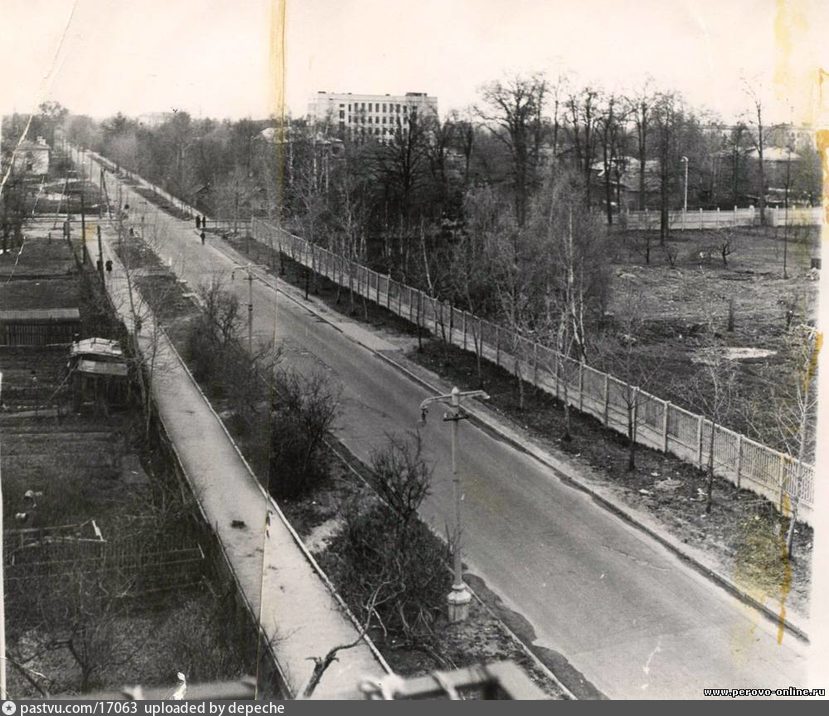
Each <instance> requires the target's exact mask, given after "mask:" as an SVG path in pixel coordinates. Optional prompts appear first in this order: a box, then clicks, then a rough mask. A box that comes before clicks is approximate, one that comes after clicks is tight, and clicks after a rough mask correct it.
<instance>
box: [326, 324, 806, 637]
mask: <svg viewBox="0 0 829 716" xmlns="http://www.w3.org/2000/svg"><path fill="white" fill-rule="evenodd" d="M321 318H322V317H321ZM364 347H365V346H364ZM367 350H371V349H370V348H369V349H367ZM372 353H374V354H375V355H377V356H378V357H379V358H380V359H381V360H384V361H385V362H386V363H388V364H389V365H391V366H394V367H395V368H397V369H398V370H400V371H401V372H403V373H404V374H406V376H407V377H408V378H409V379H410V380H413V381H414V382H416V383H418V384H419V385H421V386H422V387H424V388H426V389H428V390H431V391H432V392H434V393H435V394H439V393H440V390H438V389H437V388H435V387H434V386H433V385H431V384H430V383H429V382H427V381H426V380H425V379H423V378H421V377H420V376H418V375H417V374H415V373H414V372H412V371H411V370H409V369H408V368H406V366H404V365H401V364H400V363H398V362H397V361H395V360H393V359H392V358H390V357H389V356H386V355H383V354H380V353H377V352H376V351H372ZM468 412H469V416H470V419H471V421H472V422H473V423H475V424H476V425H477V426H478V427H481V428H484V429H486V430H490V431H492V432H494V433H496V434H497V435H498V436H499V437H500V438H501V439H503V440H504V441H505V442H507V443H508V444H510V445H511V446H512V447H514V448H516V449H517V450H520V451H521V452H523V453H525V454H526V455H529V456H530V457H532V458H534V459H536V460H538V461H539V462H540V463H542V464H543V465H544V466H545V467H547V468H549V469H551V470H552V471H553V472H554V473H555V474H556V476H557V477H559V479H561V480H563V481H564V482H566V483H567V484H568V485H571V486H572V487H575V488H577V489H579V490H581V491H582V492H585V493H586V494H588V495H590V497H591V498H592V499H593V500H594V501H595V502H597V503H598V504H599V505H601V506H602V507H603V508H605V509H606V510H608V511H609V512H611V513H613V514H614V515H616V516H617V517H621V518H622V519H623V520H624V521H625V522H627V523H628V524H630V525H632V526H633V527H636V528H637V529H639V530H641V531H642V532H644V533H645V534H647V535H648V536H649V537H652V538H653V539H655V540H656V541H657V542H659V544H661V545H662V546H663V547H665V548H666V549H668V550H669V551H670V552H672V553H673V554H675V555H676V556H677V557H679V558H680V559H681V560H682V561H683V562H685V563H686V564H688V565H690V566H691V567H693V569H694V570H695V571H696V572H698V573H699V574H701V575H702V576H704V577H706V578H708V579H709V580H711V581H712V582H714V583H715V584H716V585H717V586H719V587H721V588H722V589H724V590H725V591H726V592H728V593H729V594H731V595H732V596H733V597H736V598H737V599H739V600H740V601H741V602H743V603H744V604H746V605H747V606H750V607H753V608H754V609H756V610H757V611H759V612H760V613H761V614H762V615H763V616H764V617H766V619H768V620H769V621H771V622H773V623H774V624H777V625H778V626H780V625H781V624H782V626H783V627H784V628H785V629H787V630H788V631H789V632H791V633H792V634H793V635H794V636H796V637H797V638H799V639H801V640H802V641H804V642H806V643H807V644H808V643H810V642H809V636H808V634H807V632H806V631H805V630H804V629H803V628H801V627H800V626H799V625H798V624H796V623H794V622H792V621H791V619H787V618H785V617H783V618H782V619H781V617H780V615H779V614H777V613H776V612H774V611H773V610H772V609H770V608H769V607H767V606H766V605H765V604H763V603H761V602H759V601H757V600H756V599H755V598H754V597H752V596H751V595H750V594H748V592H746V591H745V590H743V589H741V588H740V587H738V586H737V585H736V584H734V582H732V581H731V580H730V579H728V578H727V577H724V576H723V575H721V574H720V573H719V572H717V571H715V570H714V569H713V568H711V567H708V566H707V565H705V564H703V563H702V562H700V561H699V560H698V559H696V558H695V557H694V556H692V555H691V554H689V553H688V552H686V551H685V550H683V549H681V548H680V547H679V546H678V545H677V544H676V543H675V542H674V541H673V540H672V539H670V538H669V537H666V536H665V535H663V534H660V533H659V532H657V531H656V530H654V529H653V528H651V527H648V526H647V525H646V524H644V523H643V522H641V521H639V519H638V518H637V516H636V515H635V514H634V513H632V512H630V511H629V510H627V509H625V508H624V507H622V506H620V505H618V504H616V503H614V502H612V501H610V500H609V499H607V498H606V497H604V496H603V495H600V494H599V493H598V492H596V491H595V490H594V489H593V488H591V487H590V486H589V485H586V484H585V483H583V482H581V481H580V480H578V479H576V478H574V477H573V476H572V475H568V474H567V473H565V472H562V471H561V470H560V469H559V468H557V467H555V466H554V465H551V464H550V463H549V462H547V461H546V460H545V459H544V458H543V457H542V456H541V455H539V454H537V452H536V451H535V450H533V449H531V448H529V447H527V446H526V445H524V444H523V443H521V442H519V441H518V440H516V439H515V438H514V437H512V436H511V435H509V434H507V433H506V432H505V431H503V430H502V429H501V428H500V426H498V425H495V424H493V423H491V422H490V421H489V420H488V419H487V418H484V417H481V416H480V415H477V414H476V413H475V412H472V411H471V410H470V411H468Z"/></svg>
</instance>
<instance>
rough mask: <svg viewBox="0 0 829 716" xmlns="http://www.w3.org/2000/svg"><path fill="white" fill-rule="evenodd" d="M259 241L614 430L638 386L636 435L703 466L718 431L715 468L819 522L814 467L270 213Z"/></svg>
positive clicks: (258, 230) (621, 428) (624, 425)
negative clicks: (402, 279)
mask: <svg viewBox="0 0 829 716" xmlns="http://www.w3.org/2000/svg"><path fill="white" fill-rule="evenodd" d="M251 230H252V236H253V238H254V240H256V241H257V242H258V243H260V244H262V245H263V246H265V247H267V248H269V249H271V250H274V251H282V252H283V253H284V254H285V255H287V256H290V257H291V259H293V260H294V261H296V262H297V263H300V264H302V265H303V266H306V267H308V268H310V269H311V270H313V271H316V272H317V273H319V274H320V275H322V276H325V277H327V278H329V279H330V280H331V281H333V282H335V283H337V284H339V285H340V286H343V287H345V288H349V287H350V288H351V289H352V290H353V291H354V292H355V293H356V294H357V295H360V296H363V297H365V298H366V299H369V300H371V301H373V302H375V303H377V304H378V305H380V306H383V307H385V308H387V309H388V310H389V311H391V312H392V313H395V314H396V315H398V316H401V317H402V318H405V319H406V320H408V321H411V322H412V323H415V324H416V325H417V326H419V327H420V328H423V329H425V330H429V331H430V332H432V333H433V334H434V335H435V336H436V337H437V338H440V339H441V340H444V341H445V342H447V343H450V344H451V345H455V346H457V347H459V348H462V349H463V350H473V351H478V352H479V353H480V354H481V357H482V358H485V359H487V360H489V361H490V362H492V363H495V364H496V365H498V366H500V367H502V368H504V369H506V370H509V371H510V372H511V373H513V374H514V375H516V376H521V377H522V378H523V379H524V380H526V381H528V382H530V383H533V384H534V385H535V386H536V387H539V388H541V389H542V390H544V391H546V392H547V393H549V394H551V395H555V396H556V398H559V399H566V400H567V402H568V403H569V404H570V405H572V406H573V407H575V408H577V409H578V410H580V411H582V412H584V413H588V414H590V415H592V416H594V417H596V418H598V419H599V420H601V422H602V423H603V424H604V425H605V426H607V427H609V428H612V429H613V430H616V431H617V432H620V433H622V434H624V435H627V432H628V418H627V414H628V413H627V411H628V404H629V402H630V400H631V397H632V396H633V395H634V392H635V404H636V441H637V442H638V443H640V444H642V445H646V446H647V447H650V448H653V449H656V450H660V451H662V452H669V453H672V454H673V455H675V456H677V457H679V458H681V459H682V460H685V461H686V462H690V463H692V464H694V465H696V466H698V467H699V468H701V469H702V468H705V466H707V465H708V463H709V457H710V453H711V431H712V430H713V431H714V440H713V446H714V448H713V453H714V455H713V466H714V473H715V474H716V475H718V476H720V477H722V478H725V479H727V480H729V481H730V482H732V483H734V484H735V485H737V486H738V487H742V488H745V489H747V490H751V491H752V492H754V493H756V494H758V495H762V496H763V497H766V498H768V499H769V500H770V501H771V502H772V503H773V504H775V505H777V506H778V508H779V509H783V507H784V503H785V502H786V500H785V499H784V498H785V497H788V498H789V500H793V498H794V495H795V492H797V493H798V494H799V498H800V500H799V510H798V519H800V520H802V521H804V522H806V523H809V524H811V523H812V505H813V502H814V467H813V466H812V465H808V464H806V463H801V462H800V461H798V460H797V459H796V458H794V457H792V456H791V455H787V454H785V453H782V452H780V451H778V450H774V449H773V448H770V447H768V446H766V445H762V444H761V443H758V442H756V441H754V440H751V439H750V438H748V437H746V436H744V435H740V434H738V433H736V432H734V431H733V430H729V429H728V428H726V427H724V426H721V425H715V424H714V423H712V421H711V420H709V419H708V418H706V417H704V416H702V415H697V414H695V413H692V412H690V411H687V410H685V409H683V408H680V407H679V406H676V405H673V404H672V403H671V402H670V401H667V400H663V399H661V398H658V397H657V396H655V395H651V394H650V393H647V392H645V391H641V390H639V389H638V388H636V387H635V386H632V385H629V384H628V383H626V382H624V381H621V380H619V379H618V378H615V377H614V376H612V375H609V374H608V373H604V372H602V371H599V370H596V369H595V368H592V367H590V366H588V365H585V364H583V363H579V362H578V361H575V360H573V359H571V358H566V357H564V356H560V355H558V354H557V352H556V351H554V350H552V349H550V348H548V347H546V346H544V345H541V344H540V343H537V342H535V341H533V340H530V339H528V338H526V337H525V336H522V335H520V334H518V333H516V332H514V331H512V330H511V329H509V328H507V327H505V326H501V325H498V324H496V323H493V322H491V321H487V320H485V319H482V318H479V317H477V316H475V315H473V314H471V313H469V312H468V311H463V310H461V309H458V308H456V307H454V306H452V305H451V304H449V303H447V302H444V301H440V300H439V299H437V298H434V297H432V296H429V295H428V294H426V293H425V292H423V291H421V290H419V289H416V288H413V287H412V286H407V285H405V284H402V283H399V282H398V281H395V280H393V279H392V278H390V277H389V276H386V275H382V274H379V273H377V272H376V271H372V270H371V269H369V268H368V267H366V266H363V265H361V264H359V263H357V262H355V261H351V260H349V259H347V258H345V257H343V256H339V255H337V254H335V253H333V252H331V251H328V250H327V249H324V248H322V247H320V246H317V245H315V244H312V243H310V242H308V241H305V240H304V239H301V238H300V237H298V236H294V235H293V234H290V233H288V232H287V231H285V230H283V229H281V228H279V227H277V226H273V225H272V224H270V223H268V222H266V221H263V220H261V219H254V220H253V221H252V224H251Z"/></svg>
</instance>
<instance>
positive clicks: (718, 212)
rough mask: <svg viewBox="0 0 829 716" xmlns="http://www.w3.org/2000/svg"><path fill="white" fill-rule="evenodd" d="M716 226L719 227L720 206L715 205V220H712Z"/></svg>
mask: <svg viewBox="0 0 829 716" xmlns="http://www.w3.org/2000/svg"><path fill="white" fill-rule="evenodd" d="M714 226H715V227H716V228H718V229H719V228H720V207H717V215H716V221H715V222H714Z"/></svg>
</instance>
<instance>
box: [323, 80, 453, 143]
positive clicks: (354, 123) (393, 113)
mask: <svg viewBox="0 0 829 716" xmlns="http://www.w3.org/2000/svg"><path fill="white" fill-rule="evenodd" d="M437 113H438V100H437V97H430V96H429V95H427V94H426V93H425V92H406V94H403V95H392V94H382V95H381V94H352V93H351V92H317V94H316V95H314V96H313V97H312V98H311V101H310V102H309V104H308V116H309V118H310V119H311V120H312V121H314V122H316V123H318V124H324V125H327V126H328V128H329V131H333V132H335V133H336V134H337V135H339V136H340V137H346V136H348V137H351V138H364V139H365V138H374V139H375V140H377V141H379V142H383V143H385V142H386V141H388V140H389V139H390V138H391V137H392V136H393V135H394V133H395V131H396V130H397V128H398V127H399V128H400V131H401V132H403V133H404V134H406V133H408V131H409V126H410V123H411V122H412V119H413V118H414V117H421V118H422V117H425V116H428V115H434V116H435V117H436V116H437Z"/></svg>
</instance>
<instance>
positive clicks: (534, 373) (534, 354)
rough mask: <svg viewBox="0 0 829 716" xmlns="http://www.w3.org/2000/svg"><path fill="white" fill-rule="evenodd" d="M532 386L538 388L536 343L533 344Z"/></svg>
mask: <svg viewBox="0 0 829 716" xmlns="http://www.w3.org/2000/svg"><path fill="white" fill-rule="evenodd" d="M533 385H535V387H536V388H537V387H538V341H534V342H533Z"/></svg>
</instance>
